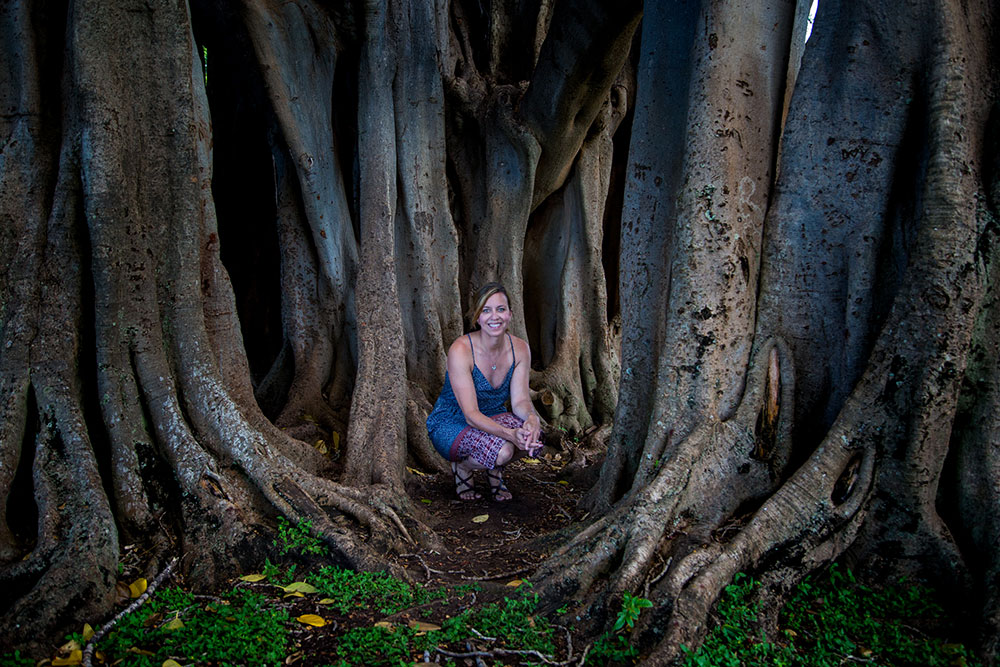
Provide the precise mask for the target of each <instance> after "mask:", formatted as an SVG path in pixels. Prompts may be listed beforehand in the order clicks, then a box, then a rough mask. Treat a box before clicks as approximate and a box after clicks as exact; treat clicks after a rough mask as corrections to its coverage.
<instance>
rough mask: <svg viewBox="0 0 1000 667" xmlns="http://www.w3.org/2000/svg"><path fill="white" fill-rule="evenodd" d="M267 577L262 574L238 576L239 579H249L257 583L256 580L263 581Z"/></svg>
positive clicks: (252, 582)
mask: <svg viewBox="0 0 1000 667" xmlns="http://www.w3.org/2000/svg"><path fill="white" fill-rule="evenodd" d="M265 579H267V577H265V576H264V575H263V574H244V575H243V576H242V577H240V581H249V582H250V583H251V584H254V583H257V582H258V581H264V580H265Z"/></svg>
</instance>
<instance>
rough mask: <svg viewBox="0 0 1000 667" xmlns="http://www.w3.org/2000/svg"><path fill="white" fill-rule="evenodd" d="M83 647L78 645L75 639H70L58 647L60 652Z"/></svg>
mask: <svg viewBox="0 0 1000 667" xmlns="http://www.w3.org/2000/svg"><path fill="white" fill-rule="evenodd" d="M82 648H83V647H82V646H80V642H78V641H76V640H75V639H70V640H69V641H68V642H66V643H65V644H63V645H62V646H60V647H59V652H60V653H72V652H73V651H79V650H80V649H82Z"/></svg>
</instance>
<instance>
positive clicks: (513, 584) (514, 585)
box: [507, 579, 524, 588]
mask: <svg viewBox="0 0 1000 667" xmlns="http://www.w3.org/2000/svg"><path fill="white" fill-rule="evenodd" d="M523 583H524V580H523V579H515V580H514V581H508V582H507V585H508V586H510V587H511V588H517V587H518V586H520V585H521V584H523Z"/></svg>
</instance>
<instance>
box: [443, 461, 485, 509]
mask: <svg viewBox="0 0 1000 667" xmlns="http://www.w3.org/2000/svg"><path fill="white" fill-rule="evenodd" d="M451 471H452V473H454V475H455V495H457V496H458V497H459V498H460V499H461V500H479V499H480V498H482V497H483V496H482V495H481V494H480V493H479V492H478V491H476V487H475V486H473V485H472V471H469V474H468V476H466V477H462V473H461V472H459V468H458V464H457V463H454V462H452V464H451ZM470 494H471V495H470Z"/></svg>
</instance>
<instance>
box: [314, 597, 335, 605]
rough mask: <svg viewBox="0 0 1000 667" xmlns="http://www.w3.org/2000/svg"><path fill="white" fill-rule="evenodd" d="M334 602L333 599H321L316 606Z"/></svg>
mask: <svg viewBox="0 0 1000 667" xmlns="http://www.w3.org/2000/svg"><path fill="white" fill-rule="evenodd" d="M334 602H336V600H334V599H333V598H323V599H322V600H320V601H319V602H318V603H317V604H333V603H334Z"/></svg>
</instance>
